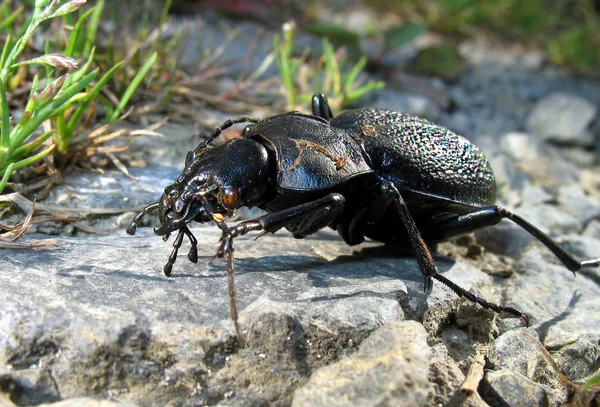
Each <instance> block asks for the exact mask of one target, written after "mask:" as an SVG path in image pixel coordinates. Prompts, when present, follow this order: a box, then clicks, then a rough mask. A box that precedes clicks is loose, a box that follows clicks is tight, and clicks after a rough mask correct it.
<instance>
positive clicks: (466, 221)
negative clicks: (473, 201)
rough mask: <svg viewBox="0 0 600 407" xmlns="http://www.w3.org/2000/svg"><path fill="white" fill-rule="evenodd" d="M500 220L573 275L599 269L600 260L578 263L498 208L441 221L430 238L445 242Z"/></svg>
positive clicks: (548, 239) (552, 241) (534, 228)
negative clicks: (516, 228)
mask: <svg viewBox="0 0 600 407" xmlns="http://www.w3.org/2000/svg"><path fill="white" fill-rule="evenodd" d="M502 219H509V220H511V221H512V222H514V223H516V224H517V225H519V226H521V227H522V228H523V229H525V230H526V231H527V232H529V233H530V234H531V235H532V236H533V237H535V238H536V239H537V240H539V241H540V242H541V243H542V244H543V245H544V246H546V247H547V248H548V249H550V251H551V252H552V253H554V255H555V256H556V257H557V258H558V259H559V260H560V261H561V262H562V263H563V264H564V265H565V266H566V267H567V268H568V269H569V270H570V271H572V272H573V273H577V272H578V271H580V270H581V269H583V268H587V267H599V266H600V258H598V259H590V260H584V261H579V260H577V259H576V258H575V257H573V256H572V255H571V254H569V253H567V251H566V250H565V249H563V248H562V247H560V246H559V245H558V243H556V242H555V241H554V240H552V239H551V238H550V236H548V235H547V234H545V233H544V232H542V231H541V230H539V229H538V228H537V227H535V226H533V225H532V224H531V223H529V222H527V221H526V220H525V219H523V218H522V217H520V216H519V215H516V214H514V213H512V212H510V211H509V210H507V209H504V208H502V207H500V206H497V205H495V206H489V207H485V208H480V209H476V210H474V211H472V212H469V213H466V214H464V215H460V216H457V217H455V218H451V219H448V220H446V221H443V222H441V223H439V224H437V225H436V226H435V229H434V230H435V233H432V238H433V239H435V240H446V239H449V238H451V237H454V236H460V235H464V234H467V233H471V232H473V231H475V230H477V229H482V228H484V227H487V226H493V225H496V224H498V223H499V222H500V221H501V220H502Z"/></svg>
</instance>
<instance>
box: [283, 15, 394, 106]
mask: <svg viewBox="0 0 600 407" xmlns="http://www.w3.org/2000/svg"><path fill="white" fill-rule="evenodd" d="M294 34H295V26H294V25H293V24H290V23H286V24H284V26H283V35H282V37H281V38H280V37H275V40H274V43H273V51H274V54H275V62H276V63H277V67H278V68H279V74H280V77H281V82H282V84H283V88H284V90H285V96H286V98H287V102H288V109H290V110H296V107H297V106H298V104H302V105H303V106H305V105H308V104H309V103H310V100H311V98H312V95H313V94H314V93H315V92H317V93H324V94H326V95H327V97H328V99H329V103H330V105H331V107H332V108H333V109H334V110H339V109H341V108H343V107H345V106H347V105H349V104H352V103H354V102H355V101H356V100H358V99H360V98H361V97H363V96H364V95H366V94H368V93H370V92H372V91H374V90H377V89H381V88H382V87H383V86H384V83H383V82H381V81H373V80H369V81H368V82H367V83H363V80H362V78H361V73H362V72H363V70H364V69H365V66H366V64H367V57H365V56H363V57H361V58H360V59H359V60H358V61H357V62H356V63H355V64H354V65H350V63H349V61H348V60H349V58H348V55H347V54H346V53H345V52H344V49H343V48H341V49H337V50H336V49H334V47H333V45H332V44H331V42H330V41H329V40H328V39H327V37H324V38H323V39H322V42H321V51H322V55H321V56H320V57H319V58H317V59H313V60H312V61H309V56H310V55H309V53H310V52H309V51H310V50H304V52H303V53H302V54H301V55H300V56H295V49H294V48H295V47H294Z"/></svg>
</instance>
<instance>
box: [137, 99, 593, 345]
mask: <svg viewBox="0 0 600 407" xmlns="http://www.w3.org/2000/svg"><path fill="white" fill-rule="evenodd" d="M312 113H313V114H312V115H306V114H302V113H298V112H290V113H286V114H280V115H276V116H273V117H269V118H267V119H264V120H261V119H256V118H252V117H248V116H241V117H238V118H234V119H229V120H227V121H226V122H225V123H223V124H222V125H221V126H220V127H217V128H216V129H215V130H214V131H213V132H212V133H211V134H210V135H209V136H208V138H207V139H206V140H205V141H204V142H202V143H201V144H200V145H198V147H196V149H195V150H194V151H190V152H189V153H188V154H187V157H186V160H185V168H184V169H183V172H182V173H181V175H180V176H179V178H178V179H177V181H175V183H173V184H172V185H169V186H167V187H166V188H165V190H164V193H163V194H162V196H161V198H160V201H159V202H156V203H153V204H151V205H148V206H147V207H146V208H144V210H143V211H142V212H141V213H139V214H138V215H137V216H136V217H135V218H134V220H133V221H132V223H131V224H130V225H129V227H128V228H127V233H129V234H135V230H136V226H137V225H138V224H139V222H140V220H141V219H142V217H143V216H144V215H145V214H147V213H149V212H151V211H154V210H156V209H158V219H159V221H160V227H158V228H157V229H155V230H154V233H155V234H157V235H159V236H163V239H164V240H166V239H167V238H168V237H169V235H170V234H171V233H172V232H175V231H177V236H176V238H175V242H174V243H173V251H172V253H171V255H170V256H169V260H168V262H167V263H166V265H165V267H164V273H165V274H166V275H167V276H169V275H171V272H172V268H173V264H174V263H175V260H176V257H177V251H178V249H179V248H180V246H181V245H182V242H183V238H184V236H187V237H188V239H189V240H190V242H191V249H190V252H189V253H188V258H189V260H190V261H192V262H194V263H196V262H197V261H198V251H197V244H198V242H197V240H196V238H195V237H194V235H193V234H192V233H191V232H190V230H189V228H188V226H187V225H188V223H190V222H191V221H196V222H201V223H204V222H209V221H212V220H214V221H215V222H216V224H217V226H218V227H219V228H220V229H221V231H222V236H221V241H220V242H221V243H220V246H219V248H218V250H217V256H218V257H226V260H227V274H228V287H229V298H230V301H229V302H230V313H231V319H232V320H233V323H234V325H235V329H236V333H237V335H238V340H240V342H242V341H244V337H243V335H242V333H241V330H240V326H239V323H238V311H237V305H236V299H235V295H236V294H235V285H234V274H235V267H234V244H233V239H234V238H236V237H238V236H241V235H245V234H247V233H248V232H252V231H257V232H260V233H261V235H262V234H265V233H275V232H276V231H278V230H279V229H281V228H286V229H288V230H289V231H290V232H291V233H292V235H293V236H294V237H295V238H298V239H301V238H305V237H307V236H310V235H312V234H313V233H315V232H317V231H318V230H320V229H323V228H325V227H327V226H329V227H331V228H333V229H335V230H336V231H337V232H338V233H339V235H340V236H341V237H342V238H343V240H344V241H345V242H346V243H347V244H349V245H356V244H359V243H361V242H363V241H364V239H365V237H367V238H370V239H373V240H376V241H380V242H383V243H385V244H389V245H392V246H396V247H408V248H411V249H412V251H413V253H414V255H415V257H416V259H417V261H418V264H419V268H420V270H421V273H422V275H423V279H424V285H425V290H430V289H431V288H432V284H433V279H435V280H438V281H439V282H441V283H443V284H445V285H446V286H448V287H449V288H450V289H451V290H452V291H454V292H455V293H456V294H457V295H459V296H461V297H465V298H467V299H468V300H470V301H472V302H475V303H477V304H479V305H481V306H482V307H484V308H488V309H491V310H493V311H495V312H507V313H509V314H512V315H515V316H518V317H520V318H522V319H523V321H524V322H525V323H526V324H528V323H529V318H528V316H527V315H526V314H524V313H523V312H521V311H519V310H518V309H516V308H512V307H508V306H504V305H498V304H494V303H491V302H489V301H487V300H485V299H484V298H481V297H479V296H477V295H475V294H473V293H472V292H470V291H467V290H465V289H463V288H461V287H460V286H458V285H457V284H455V283H453V282H452V281H450V280H449V279H447V278H446V277H444V276H443V275H442V274H440V273H439V272H438V269H437V267H436V265H435V263H434V261H433V257H432V255H431V252H430V250H429V246H430V245H431V244H433V243H436V242H440V241H444V240H448V239H450V238H452V237H455V236H460V235H464V234H468V233H471V232H473V231H475V230H477V229H481V228H484V227H487V226H492V225H495V224H497V223H499V222H500V221H501V220H502V219H509V220H511V221H513V222H514V223H516V224H517V225H519V226H520V227H522V228H523V229H525V230H526V231H527V232H529V233H530V234H532V235H533V236H534V237H535V238H537V239H538V240H539V241H540V242H541V243H542V244H544V245H545V246H546V247H547V248H548V249H550V251H551V252H552V253H554V255H555V256H556V257H557V258H558V259H559V260H560V261H561V262H562V263H563V264H564V265H565V266H566V267H567V268H568V269H569V270H571V271H572V272H573V273H575V272H577V271H579V270H581V269H582V268H584V267H598V266H599V265H600V258H598V259H592V260H585V261H579V260H577V259H575V258H574V257H573V256H572V255H570V254H569V253H567V252H566V251H565V250H564V249H562V248H561V247H560V246H559V245H558V244H557V243H556V242H554V241H553V240H552V239H551V238H550V237H549V236H547V235H546V234H544V233H543V232H542V231H540V230H539V229H538V228H536V227H535V226H533V225H532V224H530V223H529V222H527V221H526V220H525V219H523V218H522V217H520V216H518V215H516V214H514V213H512V212H510V211H508V210H507V209H505V208H502V207H500V206H498V205H496V204H495V198H496V181H495V177H494V173H493V172H492V169H491V167H490V165H489V163H488V161H487V159H486V158H485V157H484V155H483V154H482V153H481V152H480V151H479V149H478V148H477V147H476V146H475V145H473V144H472V143H470V142H469V141H468V140H467V139H465V138H464V137H462V136H459V135H457V134H455V133H453V132H452V131H450V130H448V129H445V128H443V127H441V126H438V125H436V124H433V123H431V122H429V121H427V120H425V119H422V118H419V117H415V116H411V115H408V114H404V113H399V112H394V111H390V110H380V109H366V108H363V109H355V110H347V111H345V112H343V113H341V114H340V115H338V116H336V117H333V115H332V113H331V109H330V107H329V105H328V103H327V99H326V97H325V96H324V95H321V94H316V95H314V96H313V99H312ZM245 122H248V123H251V124H250V125H248V126H247V127H246V128H245V129H244V131H243V133H242V136H241V137H240V138H237V139H233V140H230V141H228V142H226V143H225V144H222V145H219V146H216V147H212V146H209V145H210V143H211V142H212V141H213V140H214V139H215V138H216V137H218V136H219V135H220V134H221V132H222V131H223V130H225V129H227V128H229V127H231V126H232V125H233V124H235V123H245ZM242 206H246V207H258V208H261V209H263V210H265V211H266V212H267V213H266V214H265V215H264V216H260V217H259V218H257V219H253V220H246V221H243V222H240V223H238V224H237V225H236V226H229V225H227V224H226V223H225V218H226V217H227V216H230V215H232V213H233V211H234V210H235V209H238V208H240V207H242ZM259 236H260V235H259Z"/></svg>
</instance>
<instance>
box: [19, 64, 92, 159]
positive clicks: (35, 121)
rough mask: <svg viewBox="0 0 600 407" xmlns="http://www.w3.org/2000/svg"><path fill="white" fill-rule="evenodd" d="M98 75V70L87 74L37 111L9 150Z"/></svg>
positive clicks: (20, 142)
mask: <svg viewBox="0 0 600 407" xmlns="http://www.w3.org/2000/svg"><path fill="white" fill-rule="evenodd" d="M97 74H98V69H95V70H94V71H92V72H90V73H89V74H87V75H86V76H85V77H84V78H83V79H81V80H80V81H79V82H77V83H75V84H73V85H71V86H70V87H69V88H68V89H63V92H62V93H61V94H60V95H59V96H58V97H57V98H56V99H54V101H52V103H49V104H48V105H46V106H44V107H43V108H42V109H41V110H39V111H38V112H37V113H36V114H35V115H34V116H32V118H31V120H29V121H28V122H27V123H26V124H25V125H24V126H23V127H22V128H21V130H20V131H19V132H18V134H15V135H14V137H12V138H11V140H10V148H11V149H14V148H16V147H17V146H19V145H21V144H22V143H23V142H24V141H25V139H27V138H28V137H29V136H31V134H33V132H34V131H35V129H37V128H38V127H39V126H40V125H41V124H42V123H43V122H44V121H45V120H46V119H48V118H49V117H50V116H51V115H52V114H55V113H56V111H57V110H58V109H59V108H60V107H61V106H62V105H64V104H65V103H67V102H68V101H69V100H70V99H71V98H73V97H74V96H75V95H76V94H77V93H79V92H80V91H81V90H82V89H84V88H85V87H86V86H87V85H89V83H90V82H92V81H93V80H94V78H95V77H96V75H97Z"/></svg>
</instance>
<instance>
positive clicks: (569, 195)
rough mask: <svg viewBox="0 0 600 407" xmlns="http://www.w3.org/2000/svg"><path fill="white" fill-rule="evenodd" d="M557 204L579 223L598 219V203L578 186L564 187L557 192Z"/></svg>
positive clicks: (599, 207)
mask: <svg viewBox="0 0 600 407" xmlns="http://www.w3.org/2000/svg"><path fill="white" fill-rule="evenodd" d="M558 204H559V205H560V206H561V207H562V208H564V209H565V210H566V211H567V212H569V213H570V214H571V215H575V216H576V217H577V218H578V219H579V221H580V222H581V223H587V222H588V221H590V220H591V219H594V218H598V217H600V203H598V201H597V200H595V199H594V198H592V197H590V196H589V195H587V194H586V193H585V192H584V190H583V189H582V188H581V187H580V186H578V185H565V186H563V187H561V188H560V189H559V190H558Z"/></svg>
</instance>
